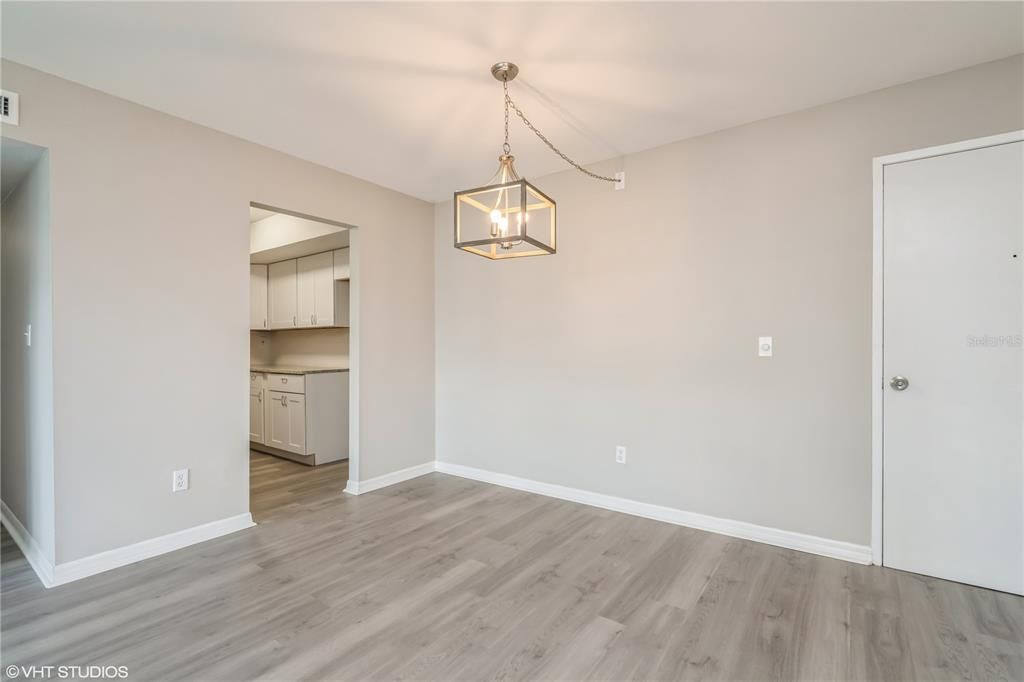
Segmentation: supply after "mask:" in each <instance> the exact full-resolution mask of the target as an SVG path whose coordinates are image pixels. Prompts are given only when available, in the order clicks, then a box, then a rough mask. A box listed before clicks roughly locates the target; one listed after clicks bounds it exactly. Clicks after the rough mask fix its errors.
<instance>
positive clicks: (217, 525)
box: [0, 502, 256, 588]
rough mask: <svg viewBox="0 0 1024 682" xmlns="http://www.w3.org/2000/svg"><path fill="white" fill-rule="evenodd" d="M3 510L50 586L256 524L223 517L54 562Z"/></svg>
mask: <svg viewBox="0 0 1024 682" xmlns="http://www.w3.org/2000/svg"><path fill="white" fill-rule="evenodd" d="M0 512H2V514H3V523H4V525H5V526H7V531H8V532H9V533H10V534H11V537H12V538H14V541H15V542H16V543H17V544H18V547H20V548H21V551H22V554H24V555H25V558H26V559H28V562H29V564H30V565H31V566H32V568H33V570H35V572H36V575H37V576H39V580H40V582H42V583H43V586H44V587H48V588H49V587H55V586H57V585H64V584H66V583H70V582H73V581H75V580H81V579H82V578H87V577H89V576H91V575H96V574H97V573H103V572H105V571H109V570H111V569H114V568H120V567H121V566H127V565H128V564H134V563H135V562H137V561H142V560H143V559H149V558H151V557H155V556H158V555H160V554H166V553H167V552H173V551H174V550H176V549H183V548H185V547H188V546H189V545H195V544H198V543H200V542H206V541H207V540H212V539H214V538H217V537H220V536H222V535H227V534H229V533H234V532H236V531H240V530H244V529H246V528H251V527H252V526H255V525H256V524H255V523H253V520H252V515H251V514H250V513H249V512H246V513H244V514H239V515H237V516H231V517H228V518H226V519H221V520H220V521H213V522H211V523H204V524H203V525H201V526H193V527H192V528H186V529H185V530H179V531H177V532H174V533H168V534H167V535H161V536H160V537H157V538H152V539H150V540H143V541H142V542H136V543H135V544H133V545H126V546H124V547H118V548H117V549H111V550H107V551H106V552H100V553H99V554H93V555H92V556H87V557H83V558H81V559H75V560H74V561H68V562H65V563H60V564H56V565H54V564H53V563H51V562H50V560H49V559H47V558H46V557H45V556H43V554H42V551H41V549H40V548H39V546H38V544H37V543H36V541H35V540H34V539H33V538H32V536H30V535H29V534H28V533H27V532H26V531H25V527H24V526H22V525H21V522H20V521H19V520H18V518H17V517H16V516H14V514H12V513H11V510H10V509H8V508H7V505H6V504H3V503H2V502H0Z"/></svg>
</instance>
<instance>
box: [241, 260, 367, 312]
mask: <svg viewBox="0 0 1024 682" xmlns="http://www.w3.org/2000/svg"><path fill="white" fill-rule="evenodd" d="M341 251H344V252H346V255H345V256H344V257H343V262H344V269H345V271H344V274H345V277H344V278H339V277H337V275H338V274H339V272H340V271H339V270H338V263H339V262H340V261H339V256H338V255H337V254H338V253H339V252H341ZM347 252H348V249H339V250H338V251H333V252H332V251H325V252H324V253H317V254H314V255H312V256H304V257H302V258H297V259H296V258H293V259H291V260H286V261H281V262H280V263H271V264H270V265H269V266H266V265H253V266H252V270H251V275H252V288H253V293H252V311H251V312H252V329H294V328H296V327H305V328H309V327H347V326H349V314H348V313H349V300H348V297H349V280H348V255H347ZM257 268H262V272H263V275H262V277H260V276H259V275H258V274H257V273H258V271H257ZM257 280H259V281H262V282H263V285H262V286H263V289H262V293H260V290H259V286H260V285H259V283H258V281H257ZM260 296H262V299H260ZM259 300H263V301H265V303H264V304H260V303H259ZM261 305H263V308H260V306H261ZM260 309H264V312H263V313H262V317H260V316H259V310H260Z"/></svg>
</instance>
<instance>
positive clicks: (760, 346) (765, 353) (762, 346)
mask: <svg viewBox="0 0 1024 682" xmlns="http://www.w3.org/2000/svg"><path fill="white" fill-rule="evenodd" d="M774 350H775V344H774V343H772V337H770V336H759V337H757V355H758V357H762V358H770V357H771V356H772V351H774Z"/></svg>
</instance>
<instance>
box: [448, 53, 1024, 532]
mask: <svg viewBox="0 0 1024 682" xmlns="http://www.w3.org/2000/svg"><path fill="white" fill-rule="evenodd" d="M1022 82H1024V62H1022V58H1020V57H1015V58H1011V59H1007V60H1002V61H999V62H993V63H989V64H985V65H981V66H978V67H974V68H970V69H966V70H962V71H957V72H953V73H949V74H945V75H942V76H938V77H935V78H929V79H926V80H921V81H917V82H913V83H908V84H905V85H901V86H898V87H894V88H890V89H886V90H882V91H879V92H874V93H870V94H866V95H863V96H858V97H854V98H851V99H847V100H843V101H840V102H836V103H833V104H829V105H826V106H822V107H817V108H814V109H810V110H806V111H801V112H798V113H793V114H789V115H786V116H781V117H778V118H773V119H769V120H765V121H761V122H757V123H753V124H750V125H745V126H742V127H739V128H734V129H731V130H726V131H722V132H718V133H714V134H710V135H706V136H703V137H699V138H695V139H691V140H687V141H683V142H679V143H676V144H672V145H668V146H664V147H660V148H657V149H653V150H650V151H647V152H643V153H639V154H634V155H631V156H628V157H627V158H625V159H624V160H620V161H617V162H609V163H604V164H599V165H598V166H596V169H597V170H598V171H601V172H604V173H605V174H610V173H612V172H614V171H616V170H619V169H623V168H624V169H625V170H626V172H627V189H626V190H625V191H622V192H615V191H613V190H612V189H611V188H610V187H609V186H607V185H604V184H601V183H598V182H595V181H592V180H589V179H587V178H584V177H582V176H580V175H579V174H575V173H572V172H566V173H559V174H557V175H554V176H550V177H545V178H538V179H535V181H536V184H537V185H538V186H539V187H540V189H542V190H544V191H545V192H547V193H549V194H550V195H551V196H552V197H553V198H554V199H555V200H556V201H557V202H558V211H559V214H558V216H559V228H560V231H559V244H558V247H559V253H558V254H557V255H556V256H554V257H542V258H531V259H521V260H512V261H506V262H496V263H495V262H488V261H486V260H484V259H482V258H479V257H477V256H472V255H469V254H465V253H461V252H457V251H456V250H454V249H453V248H452V207H451V204H450V203H447V204H443V205H438V206H437V207H436V210H435V218H436V238H437V243H436V247H435V248H436V257H437V261H436V267H435V271H436V276H437V289H436V306H437V307H436V316H437V341H436V348H437V419H438V422H437V457H438V459H439V460H441V461H445V462H452V463H457V464H463V465H467V466H472V467H478V468H482V469H486V470H490V471H495V472H501V473H506V474H511V475H515V476H521V477H525V478H530V479H535V480H540V481H545V482H550V483H556V484H561V485H566V486H571V487H577V488H582V489H585V490H590V491H595V492H600V493H605V494H611V495H617V496H621V497H625V498H630V499H634V500H640V501H644V502H650V503H654V504H660V505H666V506H669V507H675V508H679V509H683V510H687V511H693V512H700V513H704V514H710V515H714V516H719V517H724V518H728V519H735V520H741V521H747V522H751V523H756V524H761V525H764V526H770V527H775V528H781V529H785V530H791V531H797V532H802V533H808V534H811V535H817V536H822V537H826V538H832V539H836V540H843V541H848V542H853V543H858V544H868V543H869V541H870V517H871V515H870V499H871V495H870V469H871V416H870V407H871V396H870V361H871V253H872V252H871V249H872V170H871V160H872V158H873V157H875V156H880V155H884V154H890V153H894V152H899V151H904V150H909V149H915V148H920V147H925V146H930V145H937V144H942V143H947V142H953V141H955V140H962V139H968V138H973V137H979V136H983V135H989V134H995V133H1001V132H1006V131H1009V130H1014V129H1020V128H1022V127H1024V109H1022V107H1024V105H1022V102H1024V92H1022ZM517 134H525V133H517ZM521 161H522V163H521V167H520V171H521V172H522V171H527V172H528V171H529V165H528V163H529V159H522V160H521ZM487 170H488V169H486V168H484V169H481V172H482V173H485V174H486V172H487ZM527 176H528V173H527ZM485 177H486V175H484V176H482V178H485ZM759 335H771V336H774V337H775V345H776V348H775V357H774V358H772V359H762V358H758V357H757V353H756V342H757V337H758V336H759ZM617 444H622V445H626V446H628V448H629V456H628V463H627V464H626V465H625V466H622V465H617V464H616V463H615V462H614V448H615V446H616V445H617Z"/></svg>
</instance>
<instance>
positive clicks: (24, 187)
mask: <svg viewBox="0 0 1024 682" xmlns="http://www.w3.org/2000/svg"><path fill="white" fill-rule="evenodd" d="M11 144H20V143H17V142H12V141H9V140H5V141H4V143H3V151H0V153H5V152H6V151H7V149H8V147H9V146H10V145H11ZM0 240H2V244H0V253H2V254H3V263H2V265H0V273H2V278H3V282H2V285H0V291H2V302H0V304H2V311H3V312H2V314H3V319H2V321H0V329H2V346H3V348H2V352H0V356H2V368H0V376H2V377H3V381H0V386H2V396H0V400H2V412H3V429H2V446H0V447H2V458H0V459H2V461H0V468H2V470H3V477H2V479H0V480H2V491H0V495H2V499H3V501H4V504H6V505H7V506H8V508H9V509H10V510H11V511H12V512H13V513H14V515H15V516H17V518H18V520H19V521H21V523H22V525H24V526H25V529H26V530H27V531H28V532H29V534H31V535H32V537H33V538H35V541H36V542H37V543H38V544H39V547H40V549H41V550H42V552H43V554H44V556H46V557H47V558H48V559H49V560H50V561H53V557H54V523H55V522H54V497H53V490H54V469H53V318H52V314H51V303H52V290H51V286H50V275H51V267H50V163H49V159H48V157H47V155H46V153H45V152H44V151H41V150H40V158H39V160H38V161H37V162H36V163H35V165H34V166H33V167H32V170H31V171H29V173H28V174H27V175H26V176H25V178H24V179H23V180H22V181H21V183H20V184H18V186H17V187H16V188H15V189H14V190H13V191H12V192H11V193H10V194H9V195H8V196H6V197H4V199H3V202H2V215H0ZM29 324H31V325H32V346H31V347H28V346H27V345H26V344H25V337H24V336H23V334H24V332H25V328H26V325H29Z"/></svg>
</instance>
